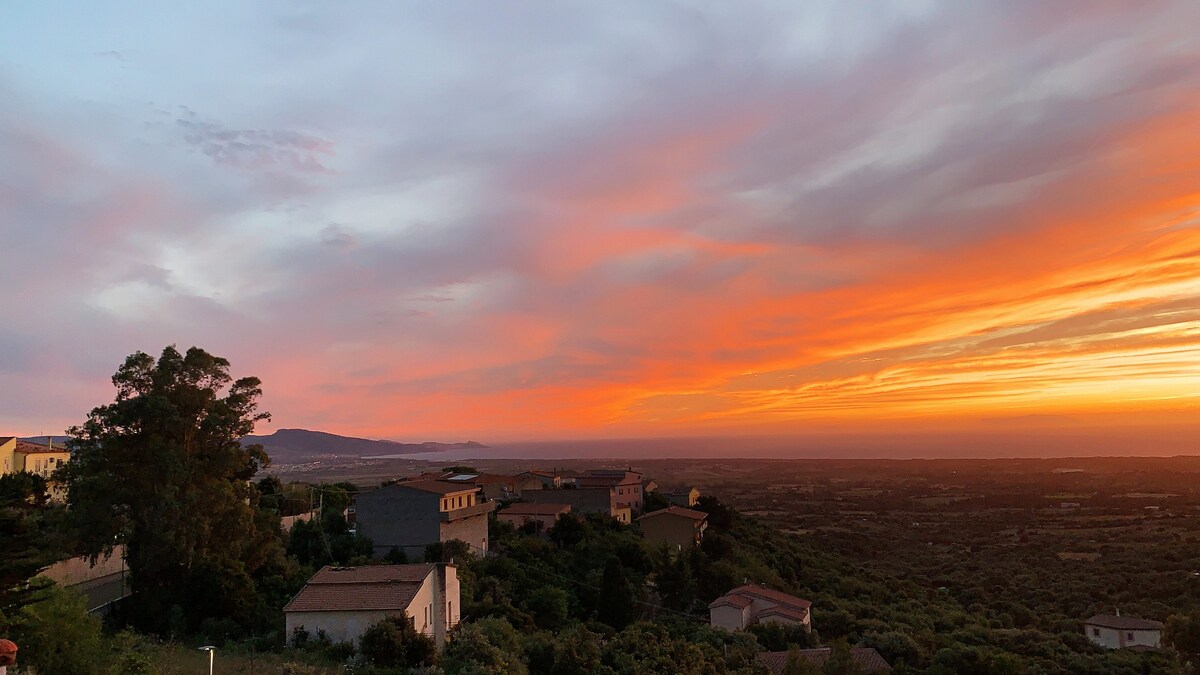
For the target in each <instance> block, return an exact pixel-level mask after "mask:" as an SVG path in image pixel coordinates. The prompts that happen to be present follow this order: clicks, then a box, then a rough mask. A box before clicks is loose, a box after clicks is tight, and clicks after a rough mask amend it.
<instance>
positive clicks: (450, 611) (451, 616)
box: [446, 600, 454, 626]
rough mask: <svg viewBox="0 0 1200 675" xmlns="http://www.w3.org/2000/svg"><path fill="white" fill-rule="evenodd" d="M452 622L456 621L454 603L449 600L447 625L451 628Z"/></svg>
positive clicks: (447, 604) (447, 602)
mask: <svg viewBox="0 0 1200 675" xmlns="http://www.w3.org/2000/svg"><path fill="white" fill-rule="evenodd" d="M451 621H454V601H453V600H447V601H446V625H447V626H449V625H450V622H451Z"/></svg>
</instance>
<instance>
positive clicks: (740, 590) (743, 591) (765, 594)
mask: <svg viewBox="0 0 1200 675" xmlns="http://www.w3.org/2000/svg"><path fill="white" fill-rule="evenodd" d="M735 596H748V597H749V598H750V599H753V598H761V599H763V600H767V601H769V602H773V603H775V604H777V605H784V606H787V607H793V608H795V609H802V610H804V611H805V612H807V611H808V608H809V607H812V603H811V602H809V601H808V600H805V599H804V598H797V597H796V596H794V595H788V594H787V593H784V592H782V591H777V590H775V589H773V588H767V587H766V586H756V585H754V584H746V585H745V586H738V587H737V588H735V589H733V590H731V591H729V592H728V593H726V594H725V595H722V596H721V597H719V598H717V599H716V600H713V601H712V602H711V603H709V605H708V606H709V607H714V606H716V605H721V604H732V603H730V602H729V600H730V598H732V597H735ZM737 602H738V603H739V604H737V605H736V606H738V607H745V606H746V604H748V603H746V604H740V602H741V601H737Z"/></svg>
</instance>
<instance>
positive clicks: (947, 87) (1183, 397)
mask: <svg viewBox="0 0 1200 675" xmlns="http://www.w3.org/2000/svg"><path fill="white" fill-rule="evenodd" d="M168 4H169V5H170V4H172V3H168ZM966 4H970V5H971V8H970V10H971V11H969V12H968V11H967V7H966V6H965V5H966ZM467 7H470V9H469V10H467ZM785 8H788V9H785ZM1077 9H1081V8H1077ZM635 10H636V12H637V13H636V15H634V14H630V12H634V11H635ZM96 11H97V12H99V11H100V10H99V9H97V10H96ZM192 11H197V12H198V11H199V10H198V9H197V10H185V9H184V8H182V7H173V6H171V7H168V6H163V7H161V8H157V9H156V10H155V12H158V13H161V14H162V15H161V16H154V17H139V16H136V15H134V14H135V13H134V12H132V11H131V12H129V13H127V14H129V15H121V16H115V15H114V16H109V15H105V16H94V17H87V16H83V15H77V16H75V17H73V18H72V19H71V20H69V21H63V22H61V24H53V18H52V17H50V16H49V12H50V10H48V9H46V8H44V7H41V6H40V5H38V4H37V3H31V4H25V5H23V6H20V7H15V8H13V9H12V10H11V12H15V13H16V14H17V16H16V17H10V18H9V19H6V20H5V21H4V22H3V25H0V100H3V101H5V103H4V104H3V105H0V270H3V271H4V275H5V279H6V281H5V290H4V292H3V293H2V294H0V313H2V314H3V316H4V317H5V321H4V325H3V328H0V380H3V384H4V386H3V387H0V432H11V433H20V434H37V433H42V432H47V433H49V432H51V431H53V432H61V430H62V429H63V428H65V427H66V426H68V425H70V424H75V423H79V422H80V421H82V419H83V417H84V415H85V414H86V412H87V410H88V409H90V408H91V407H92V406H94V405H98V404H100V403H103V402H105V401H106V400H111V396H112V395H111V385H110V384H109V382H108V377H109V376H110V375H111V373H112V372H113V371H114V370H115V368H116V367H117V366H118V365H119V364H120V362H121V360H122V359H123V358H124V357H125V356H126V355H127V354H129V353H131V352H133V351H135V350H138V349H141V350H145V351H150V352H152V353H154V352H157V351H159V350H161V349H162V347H163V346H164V345H166V344H170V343H176V344H179V345H180V346H182V347H186V346H191V345H193V344H194V345H198V346H202V347H204V348H205V349H207V350H209V351H211V352H213V353H216V354H220V355H223V356H225V357H227V358H229V359H230V361H231V362H232V364H233V371H234V373H235V374H238V375H244V374H253V375H257V376H259V377H260V378H262V380H263V382H264V390H265V396H264V407H265V408H266V409H268V410H270V411H271V412H272V413H273V415H274V421H273V422H272V424H271V425H269V426H267V427H265V428H264V429H262V431H263V432H267V433H269V431H270V430H271V429H274V428H278V427H305V428H309V429H321V430H325V431H330V432H334V433H343V434H349V435H355V436H366V437H385V438H394V439H398V440H410V441H420V440H465V439H467V438H472V439H476V440H480V441H483V442H488V441H501V440H506V439H559V438H600V437H637V436H660V437H661V436H686V435H715V434H741V433H752V434H758V433H762V434H773V433H783V434H786V433H806V432H809V431H815V430H820V431H822V432H830V433H837V432H839V431H847V432H855V433H870V432H875V431H879V432H883V431H891V430H907V431H914V430H920V431H923V432H933V431H938V430H947V431H953V432H956V433H957V432H961V431H976V430H981V429H982V430H986V429H991V428H994V426H992V425H993V424H994V420H1001V421H1003V420H1005V419H1011V420H1013V421H1014V423H1013V424H1014V428H1015V427H1018V426H1020V425H1021V424H1025V423H1028V421H1029V420H1051V423H1053V424H1063V425H1068V426H1070V425H1078V426H1081V427H1087V428H1089V429H1091V428H1106V427H1124V426H1141V425H1161V426H1163V427H1164V428H1165V427H1172V426H1177V425H1196V424H1198V422H1200V37H1197V33H1196V30H1195V27H1196V26H1197V25H1200V4H1196V3H1168V4H1159V3H1089V4H1088V5H1087V7H1086V9H1081V13H1080V14H1079V15H1075V14H1073V13H1071V14H1068V13H1059V12H1057V11H1056V10H1052V9H1050V8H1049V5H1047V4H1043V3H1020V2H1017V3H1012V2H995V3H963V4H960V3H953V2H948V3H930V4H928V5H924V6H922V7H920V8H918V9H911V10H909V9H904V10H901V9H891V10H885V11H876V10H875V9H867V8H866V7H865V6H862V7H857V6H855V4H854V3H828V4H824V3H795V6H794V7H793V6H791V5H784V6H783V7H781V8H776V9H775V10H773V11H770V12H767V11H763V12H761V13H756V12H752V11H747V10H746V9H745V8H743V7H742V6H741V5H740V4H739V5H728V6H726V5H722V4H715V5H713V6H711V7H709V8H707V9H705V10H703V11H701V10H693V9H682V8H676V7H672V6H666V5H663V6H658V7H656V8H653V9H652V8H650V7H649V6H645V7H643V6H639V7H637V8H630V7H627V8H624V9H618V8H615V7H612V6H607V5H605V4H603V3H601V4H596V5H592V6H590V7H586V8H585V7H574V8H572V9H570V10H568V9H567V8H566V7H565V6H562V5H559V4H557V3H544V4H537V3H534V4H530V5H522V6H521V7H511V6H505V5H503V4H500V5H494V6H493V5H473V6H460V7H459V8H458V9H457V10H455V9H451V8H448V7H445V6H443V5H442V4H440V3H432V4H428V5H425V6H418V5H409V4H407V3H403V4H401V5H400V6H396V7H394V6H392V5H391V3H383V4H381V5H379V6H376V7H371V8H366V7H357V6H356V7H354V8H348V7H341V6H337V5H328V6H326V5H313V6H311V7H307V8H301V5H295V6H292V5H280V6H274V7H273V9H271V10H268V9H265V8H264V7H260V6H259V5H258V3H231V4H230V5H229V6H228V7H226V8H225V10H224V11H221V12H213V17H206V16H198V15H192V14H191V12H192ZM493 12H496V13H500V12H508V13H520V15H519V16H513V15H511V14H509V15H504V16H502V15H499V14H497V15H496V16H479V15H480V14H490V13H493ZM326 13H328V14H326ZM168 15H169V16H168ZM218 16H219V18H220V22H221V23H222V24H223V25H224V24H227V25H228V31H226V32H225V34H226V37H225V40H224V41H223V42H221V43H219V44H208V43H203V44H202V43H200V42H198V41H194V40H193V39H191V38H190V37H189V36H191V35H198V34H203V32H201V31H193V30H192V26H193V25H194V24H196V23H201V24H204V25H207V24H209V23H212V22H215V21H217V20H218V18H217V17H218ZM150 21H155V22H157V25H160V26H161V25H167V26H173V28H170V29H169V30H167V31H161V30H157V31H149V30H146V31H143V30H142V27H143V24H142V22H147V25H148V23H149V22H150ZM35 23H36V24H38V25H41V26H43V30H42V31H41V32H40V33H38V35H37V37H36V38H35V37H33V36H32V35H31V32H30V31H29V30H28V27H29V26H31V25H33V24H35ZM85 28H86V33H85V32H83V31H84V29H85ZM364 45H365V46H364ZM1022 420H1024V421H1025V422H1021V421H1022ZM1054 420H1057V421H1054ZM1038 423H1040V422H1038ZM0 435H2V433H0ZM1143 438H1144V439H1145V441H1146V443H1148V444H1151V445H1152V444H1153V443H1154V442H1155V436H1154V434H1153V433H1146V434H1144V435H1143ZM1197 451H1200V447H1198V448H1197Z"/></svg>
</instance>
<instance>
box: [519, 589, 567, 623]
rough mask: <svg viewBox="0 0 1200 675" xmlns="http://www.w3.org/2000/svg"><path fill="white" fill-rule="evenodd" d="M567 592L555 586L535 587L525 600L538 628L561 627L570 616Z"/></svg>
mask: <svg viewBox="0 0 1200 675" xmlns="http://www.w3.org/2000/svg"><path fill="white" fill-rule="evenodd" d="M569 602H570V598H569V597H568V596H567V592H566V591H564V590H563V589H561V588H555V587H553V586H543V587H541V588H537V589H534V590H533V591H532V592H531V593H530V594H529V597H528V599H526V600H525V609H526V610H527V611H528V612H529V614H530V615H531V616H533V621H534V623H536V624H537V626H538V628H551V629H554V628H559V627H561V626H562V625H563V624H565V623H566V622H567V617H568V616H569V608H568V603H569Z"/></svg>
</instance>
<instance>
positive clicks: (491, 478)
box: [442, 473, 515, 485]
mask: <svg viewBox="0 0 1200 675" xmlns="http://www.w3.org/2000/svg"><path fill="white" fill-rule="evenodd" d="M442 480H447V481H451V482H454V483H473V484H475V485H483V484H485V483H509V482H512V481H513V480H515V479H514V477H513V476H504V475H501V474H498V473H456V474H454V475H453V476H450V477H449V478H443V479H442Z"/></svg>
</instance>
